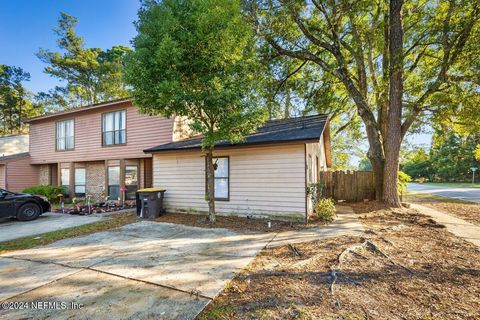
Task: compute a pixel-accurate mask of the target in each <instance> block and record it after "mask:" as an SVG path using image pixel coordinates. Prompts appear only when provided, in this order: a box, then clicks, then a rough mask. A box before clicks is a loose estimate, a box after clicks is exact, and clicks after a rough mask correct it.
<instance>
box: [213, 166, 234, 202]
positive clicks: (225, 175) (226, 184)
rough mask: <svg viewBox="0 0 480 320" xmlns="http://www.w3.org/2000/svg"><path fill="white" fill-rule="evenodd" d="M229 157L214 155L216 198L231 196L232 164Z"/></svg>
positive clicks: (224, 198)
mask: <svg viewBox="0 0 480 320" xmlns="http://www.w3.org/2000/svg"><path fill="white" fill-rule="evenodd" d="M229 160H230V158H229V157H214V158H213V164H214V168H215V175H214V177H215V200H226V201H228V200H229V198H230V181H229V180H230V168H229V166H230V164H229Z"/></svg>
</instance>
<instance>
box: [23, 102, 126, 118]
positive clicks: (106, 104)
mask: <svg viewBox="0 0 480 320" xmlns="http://www.w3.org/2000/svg"><path fill="white" fill-rule="evenodd" d="M126 102H131V99H130V98H123V99H118V100H112V101H107V102H103V103H98V104H91V105H86V106H81V107H78V108H73V109H69V110H65V111H59V112H55V113H51V114H46V115H43V116H38V117H34V118H30V119H27V120H25V121H24V123H32V122H36V121H41V120H47V119H52V118H57V117H61V116H64V115H69V114H73V113H78V112H83V111H88V110H96V109H100V108H105V107H109V106H114V105H116V104H122V103H126Z"/></svg>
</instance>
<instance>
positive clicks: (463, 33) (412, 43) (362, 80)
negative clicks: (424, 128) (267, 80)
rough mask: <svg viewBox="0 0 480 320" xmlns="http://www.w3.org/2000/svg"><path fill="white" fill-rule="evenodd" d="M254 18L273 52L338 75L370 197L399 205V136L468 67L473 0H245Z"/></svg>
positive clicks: (475, 17)
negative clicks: (368, 167)
mask: <svg viewBox="0 0 480 320" xmlns="http://www.w3.org/2000/svg"><path fill="white" fill-rule="evenodd" d="M249 3H250V9H251V11H252V12H253V15H252V16H253V17H254V25H255V28H256V30H257V31H258V33H259V34H260V35H262V36H263V38H264V39H265V41H266V42H268V43H269V44H270V46H271V47H272V48H273V49H274V50H275V51H276V52H277V54H278V55H281V56H283V57H288V58H290V59H294V60H298V61H302V62H308V63H310V64H311V65H314V66H316V67H317V68H318V69H319V70H321V72H323V73H325V74H329V75H330V76H332V77H333V78H335V79H337V81H339V82H340V83H341V84H342V86H343V88H344V90H345V92H346V93H347V94H348V98H349V100H350V101H351V102H352V103H353V104H354V105H355V110H356V112H357V113H358V115H359V116H360V117H361V119H362V121H363V123H364V125H365V130H366V133H367V138H368V142H369V152H368V157H369V159H370V161H371V163H372V166H373V170H374V172H375V177H376V181H377V183H376V187H377V188H376V189H377V192H378V193H377V198H379V199H383V200H384V201H385V202H387V203H388V204H390V205H394V206H399V205H400V202H399V199H398V196H397V194H398V193H397V185H396V179H397V172H398V159H399V152H400V144H401V142H402V140H403V138H404V136H405V135H406V133H407V132H408V131H409V130H411V128H412V127H414V126H415V125H416V124H417V123H418V122H417V121H418V120H419V119H420V117H421V116H422V115H425V114H426V112H428V111H430V110H431V108H435V107H436V105H437V104H435V103H432V101H433V99H435V97H436V95H437V94H438V93H440V92H442V91H443V90H446V89H447V88H449V87H450V86H451V85H452V84H453V83H457V82H458V81H460V78H462V77H464V76H467V75H468V72H467V71H468V70H467V68H465V67H462V65H463V66H464V65H468V64H465V61H466V60H465V59H469V60H472V59H474V56H475V54H474V52H473V50H474V48H475V46H474V45H471V43H472V42H474V41H475V39H474V38H473V37H472V34H475V33H476V32H477V31H478V28H479V17H480V9H479V6H478V3H477V1H475V0H460V1H455V0H443V1H438V2H430V1H426V0H415V1H408V2H403V1H401V0H390V1H388V2H382V1H380V2H375V1H355V2H351V1H347V0H331V1H317V0H276V1H263V0H258V1H251V2H249Z"/></svg>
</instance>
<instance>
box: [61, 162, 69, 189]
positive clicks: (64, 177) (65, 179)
mask: <svg viewBox="0 0 480 320" xmlns="http://www.w3.org/2000/svg"><path fill="white" fill-rule="evenodd" d="M60 184H61V186H62V187H63V188H64V189H65V192H66V193H68V192H69V190H70V169H65V168H63V169H61V170H60Z"/></svg>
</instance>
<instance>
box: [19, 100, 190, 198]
mask: <svg viewBox="0 0 480 320" xmlns="http://www.w3.org/2000/svg"><path fill="white" fill-rule="evenodd" d="M28 123H29V125H30V164H31V165H32V166H33V167H34V168H35V169H34V170H37V171H36V172H38V173H37V178H38V179H37V180H38V183H39V184H42V185H62V186H65V187H66V189H67V190H68V192H69V194H70V196H71V197H73V196H77V197H85V195H92V197H93V198H94V199H96V200H101V199H102V195H105V194H106V195H108V196H109V197H110V199H112V200H119V199H121V198H122V189H123V187H125V188H126V192H125V199H126V200H134V199H135V192H136V190H137V189H139V188H143V187H149V186H151V185H152V155H151V154H146V153H144V152H143V150H144V149H146V148H150V147H151V146H153V145H157V144H159V143H168V142H171V141H173V140H172V139H173V135H174V133H175V132H176V131H178V130H177V129H176V126H177V122H176V121H174V120H172V119H167V118H163V117H158V116H148V115H144V114H141V113H139V111H138V110H137V108H136V107H134V106H133V105H132V103H131V102H130V101H129V100H127V99H123V100H117V101H111V102H106V103H100V104H96V105H90V106H85V107H81V108H76V109H71V110H67V111H63V112H58V113H53V114H48V115H44V116H40V117H37V118H33V119H30V120H29V121H28ZM176 135H177V136H181V134H180V135H179V134H178V132H177V133H176Z"/></svg>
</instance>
